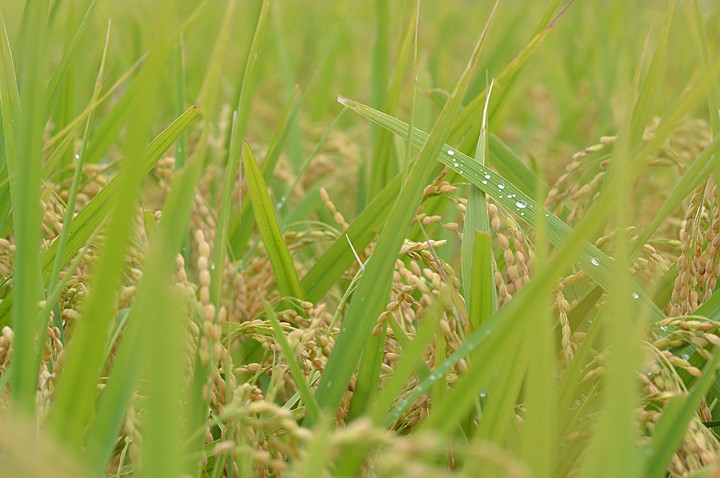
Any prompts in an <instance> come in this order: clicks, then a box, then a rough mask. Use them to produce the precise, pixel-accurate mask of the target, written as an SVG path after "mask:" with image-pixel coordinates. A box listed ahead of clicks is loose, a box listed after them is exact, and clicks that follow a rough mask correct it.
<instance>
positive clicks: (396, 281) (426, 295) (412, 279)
mask: <svg viewBox="0 0 720 478" xmlns="http://www.w3.org/2000/svg"><path fill="white" fill-rule="evenodd" d="M421 244H424V247H421V246H420V245H421ZM403 249H404V250H405V249H407V251H406V252H407V255H408V256H409V257H410V259H411V260H410V261H407V264H406V262H404V261H402V260H400V259H398V260H396V263H395V272H394V278H393V287H392V292H391V298H390V302H389V303H388V305H387V308H386V310H385V311H384V312H383V313H382V314H380V316H379V318H378V322H377V324H376V326H375V328H374V330H373V334H375V335H380V334H381V333H385V349H384V360H383V363H382V365H381V373H382V375H381V376H382V377H387V376H389V374H390V373H391V372H392V369H393V365H394V363H395V362H396V361H397V360H398V359H399V358H400V354H401V352H402V347H401V345H400V343H401V339H403V338H407V339H412V338H413V337H414V336H415V334H416V332H417V331H416V327H417V326H418V325H419V324H421V323H422V322H423V321H424V320H432V319H428V318H425V316H426V314H427V313H428V312H429V309H430V307H431V306H433V305H434V304H436V303H438V302H439V304H440V305H441V307H440V309H439V310H438V309H435V310H436V312H437V313H439V314H441V317H440V320H439V323H438V331H437V335H436V340H435V341H433V342H431V343H430V345H429V347H428V350H426V351H425V355H424V357H423V358H424V361H425V363H426V364H427V366H428V368H429V369H432V368H434V367H436V366H437V365H439V363H440V362H442V361H444V359H445V357H447V356H448V355H450V354H452V353H454V352H455V351H456V350H457V349H458V348H460V347H461V346H462V344H463V341H464V338H465V334H466V328H467V326H468V321H467V318H466V317H465V312H464V307H465V306H464V304H463V303H462V299H461V296H460V294H459V289H458V288H459V282H458V281H457V280H456V279H455V273H454V271H453V270H452V268H451V267H450V266H449V265H448V264H446V263H444V262H442V261H439V260H438V259H437V256H435V255H434V254H432V252H431V251H430V250H429V249H430V246H428V244H427V243H411V242H409V241H406V243H405V245H404V247H403ZM458 301H460V302H458ZM465 370H467V363H466V362H465V360H464V359H463V360H460V361H459V362H458V364H457V365H456V366H455V367H454V369H453V370H451V371H449V372H448V374H447V376H446V379H447V382H448V383H453V382H455V381H456V380H457V377H458V375H459V374H461V373H463V372H464V371H465ZM418 385H419V382H418V381H417V379H416V378H415V377H414V378H412V379H411V381H410V382H409V383H408V384H407V385H406V387H405V389H404V390H403V392H402V393H401V394H400V395H399V396H398V397H397V400H396V403H397V402H400V401H402V400H404V399H405V398H407V396H409V395H410V394H411V393H412V392H413V391H414V390H415V389H416V388H417V386H418ZM430 405H431V404H430V400H429V397H427V396H422V397H421V398H420V399H418V400H417V401H415V402H414V403H413V405H412V406H411V407H409V408H408V409H407V410H406V411H405V412H404V414H403V416H402V417H401V418H400V419H399V421H398V424H399V425H398V426H399V427H400V428H407V427H412V426H413V425H414V424H416V423H419V422H420V421H421V420H423V419H424V418H426V417H427V415H428V412H429V410H430Z"/></svg>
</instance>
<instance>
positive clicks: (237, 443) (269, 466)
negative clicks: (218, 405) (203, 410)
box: [208, 383, 311, 477]
mask: <svg viewBox="0 0 720 478" xmlns="http://www.w3.org/2000/svg"><path fill="white" fill-rule="evenodd" d="M232 395H233V399H232V401H231V402H230V403H229V404H228V405H227V406H226V407H225V409H224V410H223V412H222V414H220V416H219V419H220V420H222V421H223V422H224V423H225V426H224V427H222V430H214V431H213V434H212V436H211V437H210V438H211V439H210V441H209V443H208V445H209V447H208V449H209V453H208V455H209V456H208V458H215V459H217V458H218V457H220V456H222V455H226V456H228V457H229V458H230V459H229V460H228V462H226V464H225V467H226V470H227V471H228V472H230V471H232V473H233V475H234V476H258V477H268V476H281V475H282V474H283V472H285V470H286V468H287V466H288V465H287V464H288V462H289V461H301V460H302V459H303V458H304V448H305V444H306V442H307V441H308V440H309V438H310V437H311V434H310V432H309V431H308V430H306V429H304V428H301V427H300V426H299V425H298V424H297V421H296V417H294V416H293V415H292V413H291V412H290V411H288V410H287V409H285V408H283V407H281V406H279V405H277V404H275V403H273V401H272V400H270V399H267V398H266V397H264V396H263V393H262V392H261V390H260V389H259V388H258V387H256V386H254V385H250V384H247V383H246V384H242V385H240V386H238V387H237V388H236V389H235V390H234V391H233V394H232ZM229 468H230V469H229Z"/></svg>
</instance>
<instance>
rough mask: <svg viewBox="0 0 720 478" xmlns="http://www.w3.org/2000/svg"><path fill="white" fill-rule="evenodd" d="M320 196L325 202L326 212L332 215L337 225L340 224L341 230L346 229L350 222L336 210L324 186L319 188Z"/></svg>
mask: <svg viewBox="0 0 720 478" xmlns="http://www.w3.org/2000/svg"><path fill="white" fill-rule="evenodd" d="M320 197H321V198H322V200H323V202H324V203H325V207H326V208H327V210H328V212H329V213H330V214H331V215H332V217H333V220H334V221H335V222H336V223H337V225H338V226H340V228H341V229H342V230H343V232H344V231H347V230H348V229H349V228H350V224H348V223H347V221H346V220H345V217H344V216H343V215H342V214H341V213H340V212H338V210H337V208H336V207H335V204H334V203H333V202H332V201H331V200H330V196H329V195H328V193H327V191H326V190H325V188H320Z"/></svg>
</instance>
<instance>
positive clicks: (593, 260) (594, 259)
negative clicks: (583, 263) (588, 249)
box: [590, 257, 600, 266]
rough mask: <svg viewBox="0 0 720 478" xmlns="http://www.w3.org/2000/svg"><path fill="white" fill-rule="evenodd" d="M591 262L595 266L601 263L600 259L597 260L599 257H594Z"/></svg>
mask: <svg viewBox="0 0 720 478" xmlns="http://www.w3.org/2000/svg"><path fill="white" fill-rule="evenodd" d="M590 263H591V264H592V265H594V266H599V265H600V261H598V260H597V257H593V258H592V259H590Z"/></svg>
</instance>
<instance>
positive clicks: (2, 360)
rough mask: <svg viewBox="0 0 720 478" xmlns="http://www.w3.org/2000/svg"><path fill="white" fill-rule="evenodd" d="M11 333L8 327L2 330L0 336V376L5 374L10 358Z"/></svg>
mask: <svg viewBox="0 0 720 478" xmlns="http://www.w3.org/2000/svg"><path fill="white" fill-rule="evenodd" d="M12 342H13V331H12V329H11V328H10V327H8V326H5V327H3V328H2V335H0V376H1V375H4V374H5V372H7V370H8V367H9V366H10V359H11V358H12Z"/></svg>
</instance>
